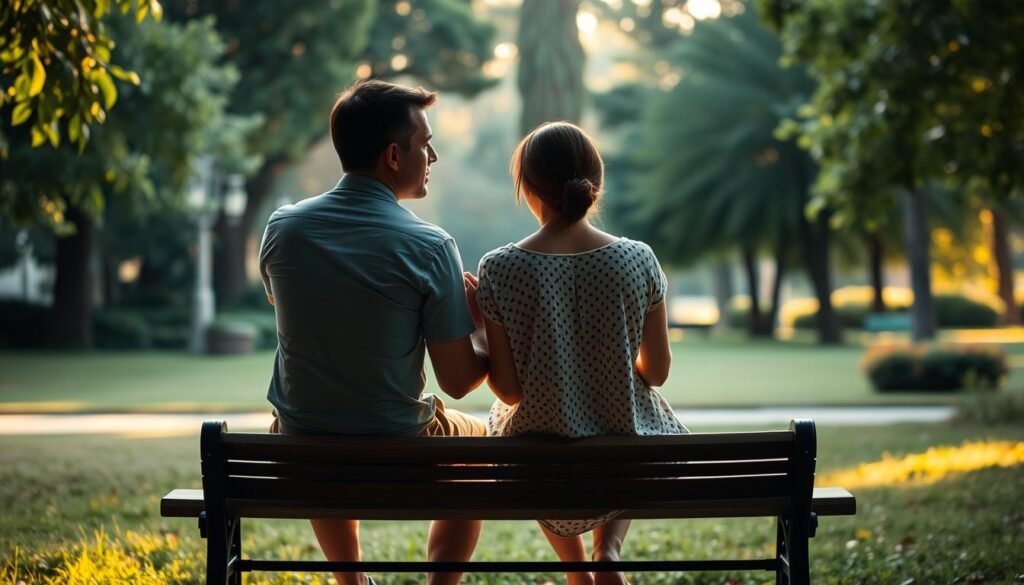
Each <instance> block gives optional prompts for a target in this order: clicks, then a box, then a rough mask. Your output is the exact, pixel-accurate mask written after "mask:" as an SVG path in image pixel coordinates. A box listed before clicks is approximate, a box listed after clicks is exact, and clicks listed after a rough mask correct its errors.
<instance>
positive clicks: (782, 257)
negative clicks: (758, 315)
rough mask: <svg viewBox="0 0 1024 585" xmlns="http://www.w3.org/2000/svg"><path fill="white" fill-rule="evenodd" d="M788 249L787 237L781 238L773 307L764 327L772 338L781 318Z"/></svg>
mask: <svg viewBox="0 0 1024 585" xmlns="http://www.w3.org/2000/svg"><path fill="white" fill-rule="evenodd" d="M786 247H787V238H786V237H785V235H783V236H780V237H779V241H778V245H777V247H776V249H775V281H774V282H773V283H772V307H771V309H769V310H768V314H767V315H766V316H765V317H766V318H765V320H764V324H763V325H762V326H763V327H764V329H765V331H766V333H765V334H766V335H767V336H769V337H771V336H773V335H774V334H775V322H776V320H778V316H779V296H780V294H781V293H782V279H783V278H785V276H786Z"/></svg>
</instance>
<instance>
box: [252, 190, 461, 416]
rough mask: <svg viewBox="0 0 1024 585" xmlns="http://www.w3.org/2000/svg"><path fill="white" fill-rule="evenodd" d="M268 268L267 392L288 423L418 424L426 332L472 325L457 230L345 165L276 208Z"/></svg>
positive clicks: (440, 333) (436, 335) (448, 333)
mask: <svg viewBox="0 0 1024 585" xmlns="http://www.w3.org/2000/svg"><path fill="white" fill-rule="evenodd" d="M260 268H261V272H262V274H263V278H264V283H265V285H266V287H267V292H268V294H271V295H272V297H273V299H274V304H275V310H276V313H277V327H278V340H279V347H278V352H277V358H276V360H275V364H274V373H273V377H272V379H271V383H270V390H269V392H268V399H269V400H270V402H271V403H272V404H273V405H274V407H275V408H276V409H277V412H278V416H279V419H280V421H281V425H282V428H283V429H284V430H285V432H289V433H342V434H379V435H415V434H417V433H419V432H420V431H421V430H422V429H423V427H424V426H425V425H426V424H427V423H428V422H429V421H430V420H431V418H432V417H433V415H434V409H435V405H434V401H433V397H431V396H427V397H425V398H422V399H421V396H420V394H421V392H422V389H423V385H424V381H425V380H424V377H423V357H424V339H427V340H430V341H447V340H452V339H458V338H461V337H465V336H466V335H468V334H469V333H470V332H472V331H473V329H474V326H473V322H472V319H471V317H470V315H469V312H468V310H467V308H466V304H465V294H464V292H463V288H462V287H463V283H462V265H461V262H460V261H459V256H458V250H457V249H456V247H455V243H454V241H453V240H452V238H451V237H450V236H448V234H446V233H445V232H444V231H443V230H441V229H440V228H438V227H436V226H434V225H431V224H429V223H427V222H425V221H423V220H421V219H419V218H418V217H416V216H415V215H414V214H412V213H411V212H409V211H408V210H406V209H405V208H403V207H401V206H400V205H398V203H397V201H396V200H395V196H394V194H393V193H392V192H391V191H390V190H389V189H388V188H387V187H385V186H384V185H383V184H381V183H379V182H377V181H375V180H373V179H370V178H367V177H362V176H357V175H347V176H345V177H344V178H343V179H342V180H341V182H340V183H339V184H338V187H336V188H335V189H333V190H332V191H329V192H327V193H325V194H323V195H320V196H319V197H314V198H312V199H308V200H306V201H303V202H300V203H298V204H296V205H292V206H287V207H284V208H282V209H280V210H278V211H277V212H275V213H274V215H272V216H271V218H270V221H269V222H268V225H267V231H266V234H265V236H264V242H263V248H262V250H261V253H260Z"/></svg>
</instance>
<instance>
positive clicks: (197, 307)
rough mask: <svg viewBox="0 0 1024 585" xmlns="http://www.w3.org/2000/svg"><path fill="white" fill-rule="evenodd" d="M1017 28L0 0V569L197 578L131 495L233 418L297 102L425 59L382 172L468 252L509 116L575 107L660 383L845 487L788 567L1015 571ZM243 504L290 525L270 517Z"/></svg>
mask: <svg viewBox="0 0 1024 585" xmlns="http://www.w3.org/2000/svg"><path fill="white" fill-rule="evenodd" d="M1021 39H1024V4H1022V3H1021V2H1020V1H1019V0H974V1H968V0H948V1H940V0H934V1H932V0H929V1H927V2H921V1H918V2H913V1H909V0H379V1H378V0H291V1H289V2H284V1H278V0H245V1H243V0H162V1H158V0H10V1H4V2H2V3H0V423H2V424H0V507H2V508H3V510H4V514H2V515H0V582H3V583H19V584H20V583H25V584H26V585H35V584H36V583H39V584H42V583H124V582H131V583H154V584H163V583H198V582H202V575H203V559H204V558H205V557H204V556H203V549H204V548H205V543H204V542H203V540H202V539H200V538H199V537H198V535H197V534H194V532H195V530H194V523H193V522H177V521H174V520H170V521H168V520H167V519H162V518H160V517H159V516H158V515H157V512H156V511H157V509H158V507H159V498H160V496H161V495H162V494H164V493H166V492H167V491H169V490H170V489H173V488H178V487H199V486H200V485H201V484H200V482H199V469H198V465H197V464H196V463H197V458H196V453H195V447H196V438H197V433H198V431H199V424H200V421H201V420H202V419H204V418H210V417H220V416H223V417H224V418H225V419H227V420H228V421H229V422H230V425H231V428H232V429H233V430H238V429H256V430H262V429H264V428H266V425H267V424H268V423H269V420H270V415H269V405H268V403H267V402H266V399H265V396H266V389H267V383H268V380H269V377H270V372H271V368H272V365H273V361H274V350H275V348H276V346H277V333H276V324H275V317H274V313H273V310H272V307H271V306H270V305H269V304H268V303H267V301H266V297H265V294H264V291H263V288H262V284H261V283H260V282H259V279H258V270H257V261H256V259H257V253H258V248H259V243H260V238H261V235H262V233H263V229H264V226H265V225H266V221H267V218H268V217H269V215H270V214H271V213H272V212H273V210H274V209H276V208H277V207H279V206H281V205H285V204H288V203H292V202H295V201H298V200H301V199H303V198H306V197H311V196H315V195H318V194H320V193H322V192H324V191H325V190H327V189H329V188H331V187H332V186H333V185H334V184H335V183H336V181H337V180H338V179H339V176H340V168H339V164H338V162H337V159H336V157H335V154H334V152H333V148H332V146H331V143H330V140H329V139H328V113H329V111H330V107H331V105H332V102H333V100H334V98H335V96H336V95H337V94H338V93H339V92H340V91H341V90H342V89H344V88H345V87H347V86H348V85H349V84H351V83H353V82H355V81H357V80H359V79H368V78H380V79H386V80H389V81H394V82H397V83H402V84H408V85H421V86H423V87H426V88H428V89H431V90H436V91H439V92H440V94H441V98H440V100H439V102H438V103H437V105H436V106H435V107H433V108H432V109H431V110H430V111H429V113H428V115H429V117H430V121H431V125H432V128H433V132H434V136H435V138H434V141H433V142H434V144H435V146H436V149H437V151H438V153H439V156H440V160H439V161H438V162H437V164H436V165H434V167H433V169H432V173H431V183H430V194H429V196H428V197H427V198H425V199H424V200H421V201H416V202H411V203H409V204H408V206H409V208H410V209H412V210H413V211H414V212H415V213H417V214H418V215H420V216H422V217H423V218H425V219H427V220H429V221H432V222H435V223H437V224H438V225H440V226H442V227H443V228H444V229H445V230H447V231H448V232H449V233H451V234H452V235H453V236H454V237H455V238H456V240H457V241H458V244H459V248H460V251H461V254H462V260H463V263H464V265H465V267H466V268H467V269H468V270H473V271H475V270H476V266H477V264H478V261H479V259H480V257H481V256H482V255H483V254H484V253H486V252H487V251H489V250H491V249H493V248H495V247H498V246H501V245H504V244H506V243H509V242H515V241H518V240H519V239H521V238H523V237H524V236H526V235H528V234H529V233H530V232H532V231H533V230H534V229H536V223H535V221H534V220H533V219H532V217H531V216H530V215H529V213H528V212H527V211H526V210H525V209H518V208H516V206H515V205H514V202H513V193H512V183H511V180H510V178H509V175H508V170H507V169H508V161H509V158H510V156H511V154H512V151H513V149H514V147H515V145H516V143H517V141H518V140H519V139H520V137H522V136H523V135H524V134H525V133H526V132H528V131H529V130H530V129H532V128H534V127H535V126H537V125H538V124H540V123H542V122H544V121H548V120H571V121H574V122H577V123H579V124H580V125H582V126H583V127H584V128H585V129H586V130H587V131H588V132H589V133H591V134H592V136H594V138H595V139H596V140H597V142H598V145H599V147H600V149H601V152H602V154H603V156H604V159H605V162H606V177H605V195H604V199H603V200H602V202H601V208H602V209H601V213H600V214H599V215H598V216H597V217H596V220H595V221H596V222H597V223H598V225H600V226H601V227H603V228H604V229H606V230H608V231H611V232H613V233H616V234H621V235H625V236H629V237H631V238H635V239H639V240H643V241H645V242H647V243H649V244H650V245H651V246H652V247H653V249H654V251H655V252H656V254H657V255H658V257H659V258H660V260H661V262H662V264H663V267H664V268H665V270H666V272H667V274H668V276H669V281H670V298H669V303H670V306H669V308H670V321H671V336H672V351H673V370H672V374H671V375H670V377H669V379H668V381H667V382H666V384H665V385H664V386H663V387H662V388H661V389H660V390H661V393H662V394H663V395H664V397H665V398H666V399H667V400H668V401H669V402H670V403H671V404H672V406H673V407H675V408H676V411H677V414H678V415H679V417H680V419H681V420H682V421H683V422H685V423H686V424H687V425H688V426H689V427H690V428H691V429H693V430H698V431H701V430H715V429H723V428H725V429H730V430H734V429H737V428H750V427H751V426H753V427H754V428H757V429H764V428H765V427H766V426H775V427H776V428H779V426H780V425H781V427H782V428H784V427H785V425H786V424H787V422H788V421H789V419H790V418H793V417H812V418H815V419H816V420H817V421H818V437H819V440H820V443H819V450H818V453H819V458H818V472H819V475H818V476H817V477H818V479H817V481H818V482H819V485H842V486H844V487H846V488H848V489H851V490H853V491H854V493H856V495H857V498H858V500H859V504H858V508H859V510H858V514H857V516H856V517H849V518H843V519H835V521H831V519H830V521H829V522H823V523H822V527H821V529H820V530H819V532H818V537H817V538H816V541H818V542H816V543H815V545H814V547H813V549H814V557H813V561H812V573H813V574H814V575H815V580H816V582H826V583H849V584H861V583H902V584H903V585H908V584H911V583H1001V584H1002V583H1005V584H1007V585H1008V584H1010V583H1019V582H1021V580H1022V578H1024V561H1022V559H1021V555H1020V553H1019V552H1018V553H1016V554H1014V553H1012V551H1013V550H1018V551H1020V550H1022V549H1021V547H1020V545H1019V542H1020V540H1021V535H1022V534H1024V515H1022V514H1021V511H1020V505H1019V500H1020V497H1019V496H1020V493H1021V487H1022V486H1024V465H1021V463H1024V424H1022V423H1024V328H1022V327H1021V311H1022V304H1024V282H1022V281H1021V274H1022V272H1021V271H1022V268H1024V267H1022V252H1024V207H1022V203H1021V202H1022V195H1024V192H1022V186H1024V87H1022V83H1024V54H1022V52H1024V44H1022V43H1021ZM427 368H428V369H429V363H428V364H427ZM427 380H428V384H427V391H431V392H439V389H438V388H437V387H436V384H435V383H434V382H433V376H431V375H429V372H428V375H427ZM493 400H494V397H493V396H492V395H491V393H490V392H489V391H488V390H487V389H486V387H482V388H480V389H479V390H477V391H475V392H473V393H472V394H470V395H469V396H467V397H466V398H464V399H463V400H460V401H453V402H454V403H455V406H456V407H457V408H459V409H461V410H464V411H467V412H472V413H477V414H480V415H481V416H482V415H483V413H485V412H486V411H487V409H488V408H489V406H490V404H491V403H492V402H493ZM59 435H67V436H59ZM769 520H770V519H769ZM752 526H761V528H763V530H761V531H760V532H758V531H756V530H751V527H752ZM424 533H425V527H424V526H422V525H417V524H396V523H368V524H367V526H366V531H365V532H364V551H365V553H366V555H367V558H372V559H374V560H377V559H380V560H385V559H390V560H418V559H420V558H422V556H423V545H424V540H425V539H424V538H423V534H424ZM633 533H634V534H635V536H632V535H631V537H630V539H629V540H628V541H627V544H626V551H625V556H627V557H628V558H631V559H633V558H635V559H638V560H642V559H646V558H663V557H664V555H665V551H678V554H679V555H682V558H688V559H689V558H693V559H699V558H707V557H712V556H722V554H721V553H722V550H723V549H728V552H729V554H732V553H735V555H733V556H737V557H740V558H753V557H756V556H761V555H763V554H764V551H765V550H774V549H772V548H771V547H772V546H773V543H774V542H775V541H774V538H775V527H774V525H772V524H771V523H770V521H765V522H761V524H756V523H748V522H747V521H746V520H739V519H737V520H709V521H707V522H704V523H700V522H687V523H677V525H672V524H670V523H664V522H660V523H654V522H651V523H646V524H645V523H643V522H638V523H637V528H635V529H634V530H633ZM538 536H539V535H538V534H537V533H536V530H535V529H534V528H532V527H530V526H526V525H525V524H523V523H520V524H515V523H488V526H487V528H486V530H485V535H484V539H483V541H482V542H481V546H480V551H482V552H481V555H482V558H492V559H504V560H522V559H531V560H536V559H540V558H553V556H552V553H551V551H550V550H549V549H548V548H547V545H546V543H544V541H543V539H541V538H538ZM246 539H247V541H246V542H247V544H246V546H247V548H248V550H249V551H256V553H257V554H263V553H267V552H268V551H269V552H271V553H272V554H271V556H286V557H289V558H317V557H318V555H319V554H320V553H319V548H318V547H317V545H316V543H315V541H314V540H313V537H312V535H311V534H310V531H309V529H308V525H307V524H305V523H292V524H288V523H270V522H268V523H264V524H259V525H257V526H255V527H254V529H253V530H252V531H251V532H247V534H246ZM1014 542H1018V544H1017V545H1014V544H1013V543H1014ZM250 544H252V545H253V546H250ZM488 555H490V556H488ZM545 555H548V556H547V557H545ZM392 578H394V579H397V578H395V577H392ZM516 578H517V576H513V577H510V578H509V579H507V580H505V581H496V580H492V579H491V578H490V577H488V576H483V577H474V578H467V581H470V582H487V583H492V582H514V583H521V582H523V581H522V580H521V579H520V580H518V581H517V580H515V579H516ZM559 578H560V576H550V575H549V576H542V577H540V578H539V579H540V580H538V581H536V582H545V581H544V579H547V580H552V579H559ZM410 579H411V578H410ZM261 582H267V583H282V584H283V583H292V582H295V577H294V576H293V575H288V574H284V575H275V576H268V577H267V580H266V581H261ZM305 582H311V583H314V582H316V583H318V582H321V581H315V580H313V578H306V581H305ZM381 582H398V581H388V580H385V579H381ZM408 582H410V583H411V582H415V581H412V580H410V581H408ZM634 582H636V583H673V584H675V583H699V584H708V585H710V584H715V585H720V584H722V583H729V584H739V583H743V584H755V583H763V582H764V575H763V574H762V575H754V574H726V575H721V574H703V575H698V576H694V577H687V578H683V577H680V576H678V575H658V574H655V575H649V576H637V577H635V581H634Z"/></svg>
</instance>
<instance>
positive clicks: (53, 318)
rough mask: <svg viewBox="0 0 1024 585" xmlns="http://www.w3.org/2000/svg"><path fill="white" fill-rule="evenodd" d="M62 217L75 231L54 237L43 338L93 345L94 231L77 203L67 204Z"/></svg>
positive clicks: (70, 345) (51, 342) (62, 343)
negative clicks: (50, 304)
mask: <svg viewBox="0 0 1024 585" xmlns="http://www.w3.org/2000/svg"><path fill="white" fill-rule="evenodd" d="M66 217H67V219H68V220H69V221H71V222H72V223H74V224H75V227H76V231H75V234H74V235H71V236H67V237H63V238H58V239H57V259H56V270H57V278H56V282H55V283H54V288H53V308H52V309H51V310H50V321H49V326H48V332H47V342H48V345H50V346H52V347H57V348H64V349H89V348H91V347H92V345H93V338H92V292H93V280H92V279H93V275H92V270H91V262H90V258H91V255H92V250H93V242H94V238H95V231H94V227H93V221H92V218H91V217H90V216H89V214H88V213H86V212H85V211H84V210H82V209H80V208H78V207H70V208H68V211H67V214H66Z"/></svg>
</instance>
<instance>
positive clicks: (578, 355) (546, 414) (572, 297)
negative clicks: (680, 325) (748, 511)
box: [477, 238, 688, 536]
mask: <svg viewBox="0 0 1024 585" xmlns="http://www.w3.org/2000/svg"><path fill="white" fill-rule="evenodd" d="M479 279H480V286H479V290H478V292H477V298H478V300H479V303H480V309H481V311H482V312H483V313H484V314H485V315H486V316H487V317H488V318H489V319H490V320H492V321H494V322H495V323H499V324H501V325H502V326H503V327H504V328H505V331H506V333H507V334H508V337H509V342H510V344H511V346H512V355H513V359H514V361H515V367H516V372H517V374H518V377H519V382H520V385H521V386H522V388H523V398H522V400H521V401H520V403H519V404H517V405H515V406H508V405H506V404H504V403H502V402H500V401H498V402H495V403H494V406H493V407H492V408H491V413H490V418H489V420H488V428H489V431H490V433H491V434H492V435H524V434H545V435H558V436H563V437H591V436H598V435H665V434H681V433H686V432H688V431H687V429H686V427H685V426H683V424H682V423H681V422H679V420H678V419H676V417H675V415H674V414H673V412H672V408H671V407H670V406H669V404H668V403H667V402H666V401H665V399H664V398H662V396H661V394H659V393H658V391H657V390H654V389H652V388H650V387H649V386H648V385H647V384H646V382H644V381H643V379H642V378H641V377H640V375H639V374H638V373H637V371H636V368H635V366H634V364H635V363H636V358H637V353H638V352H639V351H640V339H641V335H642V332H643V326H644V319H645V317H646V316H647V313H648V312H649V311H650V309H651V308H652V307H653V306H655V305H657V304H658V303H660V302H662V301H663V300H664V298H665V293H666V289H667V283H666V279H665V275H664V273H663V272H662V270H661V267H660V266H659V265H658V259H657V258H656V257H655V256H654V252H653V251H652V250H651V248H650V247H649V246H648V245H647V244H645V243H643V242H638V241H634V240H630V239H627V238H619V239H618V240H616V241H614V242H612V243H610V244H607V245H605V246H602V247H600V248H597V249H595V250H591V251H589V252H583V253H580V254H545V253H541V252H534V251H531V250H525V249H523V248H519V247H517V246H515V245H514V244H509V245H506V246H503V247H501V248H498V249H497V250H494V251H492V252H490V253H488V254H487V255H486V256H484V257H483V259H481V261H480V270H479ZM615 514H616V512H613V513H610V514H607V515H605V516H603V517H601V518H595V519H592V520H568V521H563V520H545V521H543V524H544V525H545V526H547V527H548V528H549V529H550V530H552V531H553V532H555V533H556V534H559V535H562V536H572V535H575V534H581V533H583V532H586V531H588V530H590V529H592V528H594V527H595V526H598V525H600V524H602V523H604V522H606V521H608V520H609V519H611V518H613V517H614V516H615Z"/></svg>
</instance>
